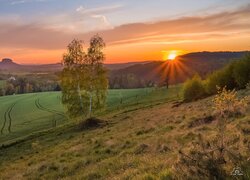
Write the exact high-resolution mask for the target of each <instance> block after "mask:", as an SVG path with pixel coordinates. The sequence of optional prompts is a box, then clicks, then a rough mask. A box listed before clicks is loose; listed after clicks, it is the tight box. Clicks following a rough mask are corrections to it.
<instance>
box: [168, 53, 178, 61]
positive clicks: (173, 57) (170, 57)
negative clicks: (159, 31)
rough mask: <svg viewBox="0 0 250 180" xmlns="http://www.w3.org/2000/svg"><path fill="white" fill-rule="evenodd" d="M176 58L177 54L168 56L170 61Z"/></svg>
mask: <svg viewBox="0 0 250 180" xmlns="http://www.w3.org/2000/svg"><path fill="white" fill-rule="evenodd" d="M175 58H176V53H171V54H169V55H168V60H174V59H175Z"/></svg>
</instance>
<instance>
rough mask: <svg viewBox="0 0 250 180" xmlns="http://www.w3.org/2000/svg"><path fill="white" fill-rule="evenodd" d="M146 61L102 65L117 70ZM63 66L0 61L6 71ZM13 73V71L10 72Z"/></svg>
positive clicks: (0, 68)
mask: <svg viewBox="0 0 250 180" xmlns="http://www.w3.org/2000/svg"><path fill="white" fill-rule="evenodd" d="M144 63H147V62H129V63H117V64H104V66H105V67H106V68H107V69H109V70H117V69H122V68H126V67H129V66H132V65H135V64H144ZM62 68H63V66H62V64H61V63H56V64H41V65H23V64H17V63H15V62H14V61H13V60H12V59H7V58H5V59H2V61H1V62H0V70H5V71H8V72H12V71H16V72H26V73H30V72H58V71H61V70H62ZM12 73H13V72H12Z"/></svg>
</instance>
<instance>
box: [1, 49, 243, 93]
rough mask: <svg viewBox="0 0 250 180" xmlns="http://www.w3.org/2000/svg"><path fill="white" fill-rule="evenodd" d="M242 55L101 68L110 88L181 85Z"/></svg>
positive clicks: (15, 67) (39, 68) (6, 63)
mask: <svg viewBox="0 0 250 180" xmlns="http://www.w3.org/2000/svg"><path fill="white" fill-rule="evenodd" d="M247 52H248V51H241V52H195V53H189V54H185V55H182V56H179V57H177V58H176V60H174V61H173V62H172V61H165V62H164V61H146V62H129V63H120V64H104V66H105V67H106V68H107V69H108V70H109V82H110V87H111V88H138V87H145V86H153V85H155V84H163V83H164V81H165V79H166V77H169V83H170V84H176V83H181V82H184V81H185V80H186V79H188V78H190V77H192V76H193V75H194V74H195V73H198V74H199V75H201V76H202V77H205V76H207V75H208V74H209V73H211V72H213V71H215V70H217V69H220V68H222V67H223V66H225V65H226V64H228V63H229V62H231V61H234V60H237V59H239V58H241V57H242V56H244V54H246V53H247ZM62 68H63V66H62V64H61V63H57V64H44V65H20V64H17V63H15V62H13V61H12V60H11V59H3V60H2V62H0V70H5V71H7V72H9V73H15V72H19V71H21V72H31V73H32V72H58V71H61V70H62Z"/></svg>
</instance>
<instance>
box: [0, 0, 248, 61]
mask: <svg viewBox="0 0 250 180" xmlns="http://www.w3.org/2000/svg"><path fill="white" fill-rule="evenodd" d="M97 33H98V34H99V35H100V36H102V37H103V39H104V40H105V42H106V48H105V54H106V60H105V63H121V62H131V61H147V60H162V59H164V57H166V54H167V53H169V52H177V54H183V53H188V52H196V51H241V50H250V1H249V0H174V1H173V0H136V1H135V0H119V1H115V0H105V1H104V0H0V59H1V58H6V57H8V58H11V59H13V60H14V61H15V62H18V63H22V64H44V63H57V62H61V60H62V55H63V53H65V52H66V48H67V45H68V44H69V43H70V42H71V41H72V40H73V39H74V38H76V39H80V40H83V41H84V47H85V48H87V47H88V42H89V39H90V37H91V36H93V35H95V34H97Z"/></svg>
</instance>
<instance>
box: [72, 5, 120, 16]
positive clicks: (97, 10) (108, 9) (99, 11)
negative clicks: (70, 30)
mask: <svg viewBox="0 0 250 180" xmlns="http://www.w3.org/2000/svg"><path fill="white" fill-rule="evenodd" d="M122 7H123V6H122V5H119V4H116V5H110V6H103V7H97V8H85V7H83V6H80V7H78V8H77V9H76V11H77V12H79V13H81V14H88V15H96V14H103V13H109V12H114V11H117V10H118V9H121V8H122Z"/></svg>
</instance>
